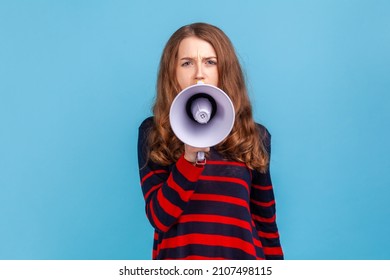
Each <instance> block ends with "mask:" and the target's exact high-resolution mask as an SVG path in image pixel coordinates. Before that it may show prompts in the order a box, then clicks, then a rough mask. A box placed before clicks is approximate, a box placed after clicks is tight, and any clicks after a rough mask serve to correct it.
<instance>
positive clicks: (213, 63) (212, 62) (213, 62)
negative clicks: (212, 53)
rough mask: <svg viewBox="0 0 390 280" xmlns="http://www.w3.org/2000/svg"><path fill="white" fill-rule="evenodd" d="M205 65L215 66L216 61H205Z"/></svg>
mask: <svg viewBox="0 0 390 280" xmlns="http://www.w3.org/2000/svg"><path fill="white" fill-rule="evenodd" d="M206 63H207V64H209V65H217V61H216V60H212V59H210V60H207V62H206Z"/></svg>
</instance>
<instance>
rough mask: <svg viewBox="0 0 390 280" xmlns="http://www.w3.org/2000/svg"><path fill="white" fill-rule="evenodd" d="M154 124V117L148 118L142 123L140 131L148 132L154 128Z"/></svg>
mask: <svg viewBox="0 0 390 280" xmlns="http://www.w3.org/2000/svg"><path fill="white" fill-rule="evenodd" d="M153 123H154V121H153V117H147V118H146V119H144V120H143V121H142V122H141V124H140V126H139V129H140V130H148V129H150V128H151V127H152V126H153Z"/></svg>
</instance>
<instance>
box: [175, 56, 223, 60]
mask: <svg viewBox="0 0 390 280" xmlns="http://www.w3.org/2000/svg"><path fill="white" fill-rule="evenodd" d="M197 59H198V58H197V57H188V56H186V57H182V58H180V60H197ZM208 59H217V57H216V56H208V57H203V58H202V60H208Z"/></svg>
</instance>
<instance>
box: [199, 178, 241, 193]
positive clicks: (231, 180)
mask: <svg viewBox="0 0 390 280" xmlns="http://www.w3.org/2000/svg"><path fill="white" fill-rule="evenodd" d="M199 179H201V180H204V181H216V182H225V183H235V184H239V185H242V186H244V187H245V188H246V189H247V190H248V191H249V186H248V184H247V183H246V181H244V180H241V179H238V178H232V177H222V176H200V178H199Z"/></svg>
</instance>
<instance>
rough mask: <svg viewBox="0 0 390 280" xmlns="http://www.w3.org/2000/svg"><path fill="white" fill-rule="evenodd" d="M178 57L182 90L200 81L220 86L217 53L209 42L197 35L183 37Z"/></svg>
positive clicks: (177, 71)
mask: <svg viewBox="0 0 390 280" xmlns="http://www.w3.org/2000/svg"><path fill="white" fill-rule="evenodd" d="M177 58H178V59H177V64H176V78H177V81H178V82H179V85H180V87H181V89H182V90H183V89H184V88H186V87H188V86H191V85H194V84H196V83H197V82H198V81H203V82H204V83H205V84H209V85H213V86H218V67H217V62H218V61H217V55H216V53H215V50H214V48H213V47H212V46H211V45H210V44H209V43H208V42H206V41H204V40H202V39H199V38H197V37H195V36H192V37H188V38H185V39H183V40H182V41H181V43H180V45H179V50H178V55H177Z"/></svg>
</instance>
